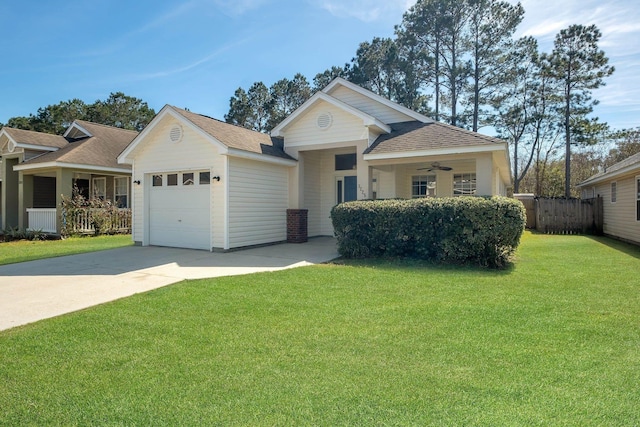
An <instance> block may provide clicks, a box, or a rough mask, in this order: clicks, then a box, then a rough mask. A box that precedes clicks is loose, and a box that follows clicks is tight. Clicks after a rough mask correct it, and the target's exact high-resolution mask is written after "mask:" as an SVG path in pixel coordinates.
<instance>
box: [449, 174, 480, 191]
mask: <svg viewBox="0 0 640 427" xmlns="http://www.w3.org/2000/svg"><path fill="white" fill-rule="evenodd" d="M475 194H476V174H475V173H457V174H455V175H453V195H454V196H473V195H475Z"/></svg>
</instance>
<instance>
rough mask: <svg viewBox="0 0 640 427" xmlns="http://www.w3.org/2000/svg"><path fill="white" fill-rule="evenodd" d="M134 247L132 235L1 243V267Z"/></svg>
mask: <svg viewBox="0 0 640 427" xmlns="http://www.w3.org/2000/svg"><path fill="white" fill-rule="evenodd" d="M131 245H133V241H132V240H131V235H130V234H120V235H114V236H96V237H70V238H68V239H64V240H45V241H30V240H19V241H13V242H1V243H0V265H4V264H13V263H16V262H24V261H33V260H36V259H42V258H53V257H57V256H63V255H73V254H80V253H84V252H94V251H102V250H105V249H114V248H120V247H124V246H131Z"/></svg>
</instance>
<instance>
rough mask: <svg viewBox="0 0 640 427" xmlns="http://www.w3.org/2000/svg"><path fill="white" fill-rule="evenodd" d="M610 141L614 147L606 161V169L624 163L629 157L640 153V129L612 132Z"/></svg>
mask: <svg viewBox="0 0 640 427" xmlns="http://www.w3.org/2000/svg"><path fill="white" fill-rule="evenodd" d="M609 140H611V141H612V142H613V144H614V147H613V148H611V150H609V154H607V156H606V158H605V159H604V165H603V166H604V167H609V166H611V165H613V164H616V163H618V162H621V161H623V160H624V159H626V158H627V157H630V156H633V155H634V154H638V153H640V127H637V128H635V129H623V130H619V131H615V132H612V133H611V134H610V135H609Z"/></svg>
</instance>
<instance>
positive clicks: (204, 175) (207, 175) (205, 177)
mask: <svg viewBox="0 0 640 427" xmlns="http://www.w3.org/2000/svg"><path fill="white" fill-rule="evenodd" d="M199 182H200V185H209V184H211V172H200V181H199Z"/></svg>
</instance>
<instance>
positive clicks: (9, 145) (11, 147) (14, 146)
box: [7, 140, 16, 153]
mask: <svg viewBox="0 0 640 427" xmlns="http://www.w3.org/2000/svg"><path fill="white" fill-rule="evenodd" d="M15 149H16V144H15V143H14V142H13V141H11V140H9V143H8V144H7V150H9V152H10V153H13V150H15Z"/></svg>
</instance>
